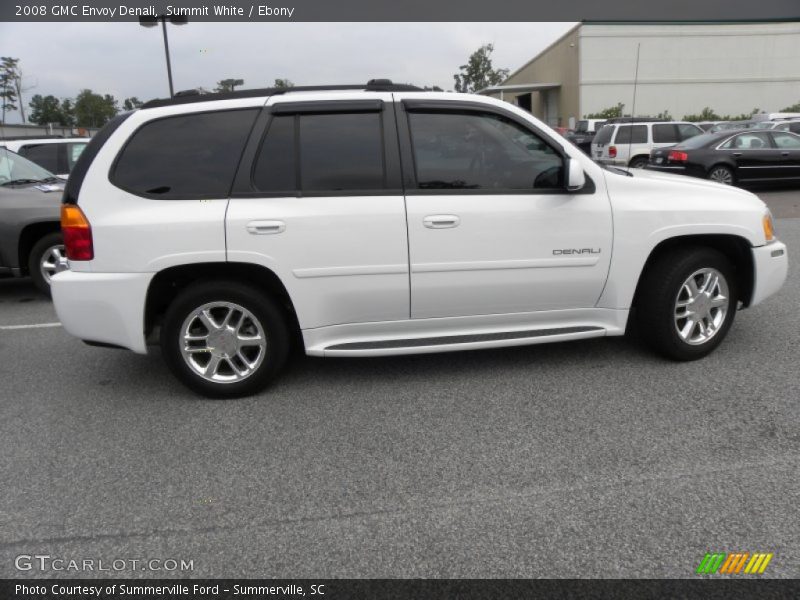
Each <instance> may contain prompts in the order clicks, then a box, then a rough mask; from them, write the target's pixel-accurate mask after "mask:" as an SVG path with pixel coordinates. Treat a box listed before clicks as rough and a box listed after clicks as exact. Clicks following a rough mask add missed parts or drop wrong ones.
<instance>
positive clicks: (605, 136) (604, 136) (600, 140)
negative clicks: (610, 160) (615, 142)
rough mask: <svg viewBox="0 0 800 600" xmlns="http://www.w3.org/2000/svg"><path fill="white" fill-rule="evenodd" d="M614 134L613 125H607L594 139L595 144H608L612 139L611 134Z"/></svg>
mask: <svg viewBox="0 0 800 600" xmlns="http://www.w3.org/2000/svg"><path fill="white" fill-rule="evenodd" d="M613 134H614V126H613V125H605V126H604V127H602V128H601V129H600V131H598V132H597V135H595V136H594V139H593V140H592V143H593V144H607V143H608V142H610V141H611V136H612V135H613Z"/></svg>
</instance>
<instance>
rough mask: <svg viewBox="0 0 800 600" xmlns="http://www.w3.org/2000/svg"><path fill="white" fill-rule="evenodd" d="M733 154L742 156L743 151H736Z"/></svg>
mask: <svg viewBox="0 0 800 600" xmlns="http://www.w3.org/2000/svg"><path fill="white" fill-rule="evenodd" d="M733 155H734V156H741V155H742V153H741V152H734V153H733Z"/></svg>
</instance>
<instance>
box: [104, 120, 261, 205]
mask: <svg viewBox="0 0 800 600" xmlns="http://www.w3.org/2000/svg"><path fill="white" fill-rule="evenodd" d="M258 111H259V109H244V110H227V111H216V112H207V113H195V114H188V115H179V116H174V117H166V118H164V119H157V120H155V121H151V122H150V123H147V124H145V125H143V126H142V127H141V128H139V129H138V130H137V131H136V132H135V133H134V134H133V136H132V137H131V138H130V140H129V141H128V143H127V144H126V145H125V147H124V148H123V149H122V152H121V153H120V155H119V156H118V157H117V162H116V165H115V166H114V169H113V174H112V176H111V182H112V183H113V184H114V185H116V186H118V187H120V188H122V189H124V190H127V191H129V192H132V193H134V194H139V195H143V196H147V197H151V198H163V199H184V198H224V197H227V195H228V193H229V191H230V188H231V184H232V182H233V176H234V174H235V172H236V167H237V165H238V164H239V159H240V157H241V154H242V150H243V149H244V145H245V143H246V141H247V137H248V135H249V133H250V129H251V127H252V125H253V122H254V120H255V118H256V115H257V114H258Z"/></svg>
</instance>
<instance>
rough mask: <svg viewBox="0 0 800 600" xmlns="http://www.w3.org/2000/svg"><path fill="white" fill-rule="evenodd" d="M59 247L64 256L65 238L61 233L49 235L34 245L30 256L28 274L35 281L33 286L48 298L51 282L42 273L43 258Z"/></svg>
mask: <svg viewBox="0 0 800 600" xmlns="http://www.w3.org/2000/svg"><path fill="white" fill-rule="evenodd" d="M59 246H60V247H61V251H62V254H64V238H63V237H62V235H61V232H60V231H56V232H53V233H48V234H47V235H45V236H44V237H42V238H41V239H40V240H39V241H38V242H36V244H34V246H33V248H32V249H31V253H30V254H29V255H28V273H29V274H30V276H31V279H32V280H33V285H35V286H36V288H37V289H38V290H39V291H40V292H42V293H43V294H45V295H46V296H50V281H49V280H48V279H47V278H46V277H45V275H44V273H42V268H41V263H42V258H43V257H44V256H45V254H48V253H50V251H51V249H52V248H56V247H59Z"/></svg>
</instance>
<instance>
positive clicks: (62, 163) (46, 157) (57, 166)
mask: <svg viewBox="0 0 800 600" xmlns="http://www.w3.org/2000/svg"><path fill="white" fill-rule="evenodd" d="M89 140H90V138H80V137H75V138H58V137H50V138H5V139H3V138H0V148H8V149H9V150H11V151H12V152H16V153H17V154H19V155H20V156H24V157H25V158H27V159H28V160H30V161H32V162H35V163H36V164H37V165H39V166H40V167H44V168H45V169H47V170H48V171H50V172H51V173H55V174H56V176H57V177H60V178H61V179H66V178H67V177H69V173H70V171H72V168H73V167H74V166H75V164H76V163H77V162H78V158H79V157H80V155H81V152H83V150H84V148H86V145H87V144H88V143H89Z"/></svg>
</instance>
